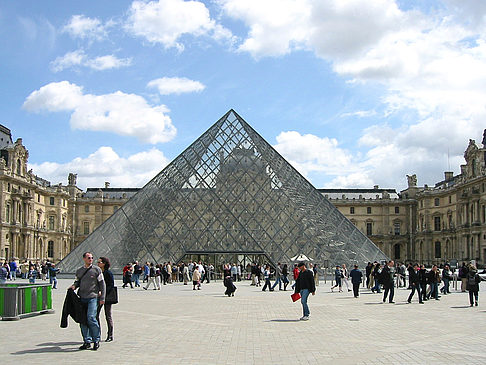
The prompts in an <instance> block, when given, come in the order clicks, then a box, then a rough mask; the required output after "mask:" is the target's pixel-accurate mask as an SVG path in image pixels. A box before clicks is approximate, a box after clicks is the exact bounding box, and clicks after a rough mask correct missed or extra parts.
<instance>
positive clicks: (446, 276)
mask: <svg viewBox="0 0 486 365" xmlns="http://www.w3.org/2000/svg"><path fill="white" fill-rule="evenodd" d="M452 279H453V277H452V272H451V270H450V267H449V265H448V264H445V265H444V269H443V270H442V281H443V282H444V286H443V287H442V288H440V291H441V293H443V294H444V295H447V294H450V293H451V291H450V290H449V285H450V284H449V283H450V281H451V280H452Z"/></svg>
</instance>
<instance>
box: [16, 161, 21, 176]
mask: <svg viewBox="0 0 486 365" xmlns="http://www.w3.org/2000/svg"><path fill="white" fill-rule="evenodd" d="M21 173H22V162H21V161H20V159H18V160H17V175H21Z"/></svg>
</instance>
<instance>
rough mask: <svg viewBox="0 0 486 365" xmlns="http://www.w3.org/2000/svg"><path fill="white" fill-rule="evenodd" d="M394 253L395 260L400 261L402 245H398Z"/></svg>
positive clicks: (394, 248)
mask: <svg viewBox="0 0 486 365" xmlns="http://www.w3.org/2000/svg"><path fill="white" fill-rule="evenodd" d="M393 251H394V253H395V260H399V259H400V245H399V244H398V243H397V244H396V245H395V246H394V247H393Z"/></svg>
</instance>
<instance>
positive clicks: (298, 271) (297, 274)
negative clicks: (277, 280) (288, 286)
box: [292, 264, 300, 289]
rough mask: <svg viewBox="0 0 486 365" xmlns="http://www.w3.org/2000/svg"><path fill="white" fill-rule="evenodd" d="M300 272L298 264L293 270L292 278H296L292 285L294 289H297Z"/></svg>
mask: <svg viewBox="0 0 486 365" xmlns="http://www.w3.org/2000/svg"><path fill="white" fill-rule="evenodd" d="M299 274H300V270H299V268H298V267H297V264H295V265H294V269H293V270H292V276H293V277H294V283H293V284H292V289H294V288H295V283H296V282H297V278H298V277H299Z"/></svg>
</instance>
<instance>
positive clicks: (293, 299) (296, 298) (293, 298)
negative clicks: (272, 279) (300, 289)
mask: <svg viewBox="0 0 486 365" xmlns="http://www.w3.org/2000/svg"><path fill="white" fill-rule="evenodd" d="M290 297H291V298H292V301H293V302H296V301H298V300H299V299H300V293H294V294H291V295H290Z"/></svg>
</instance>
